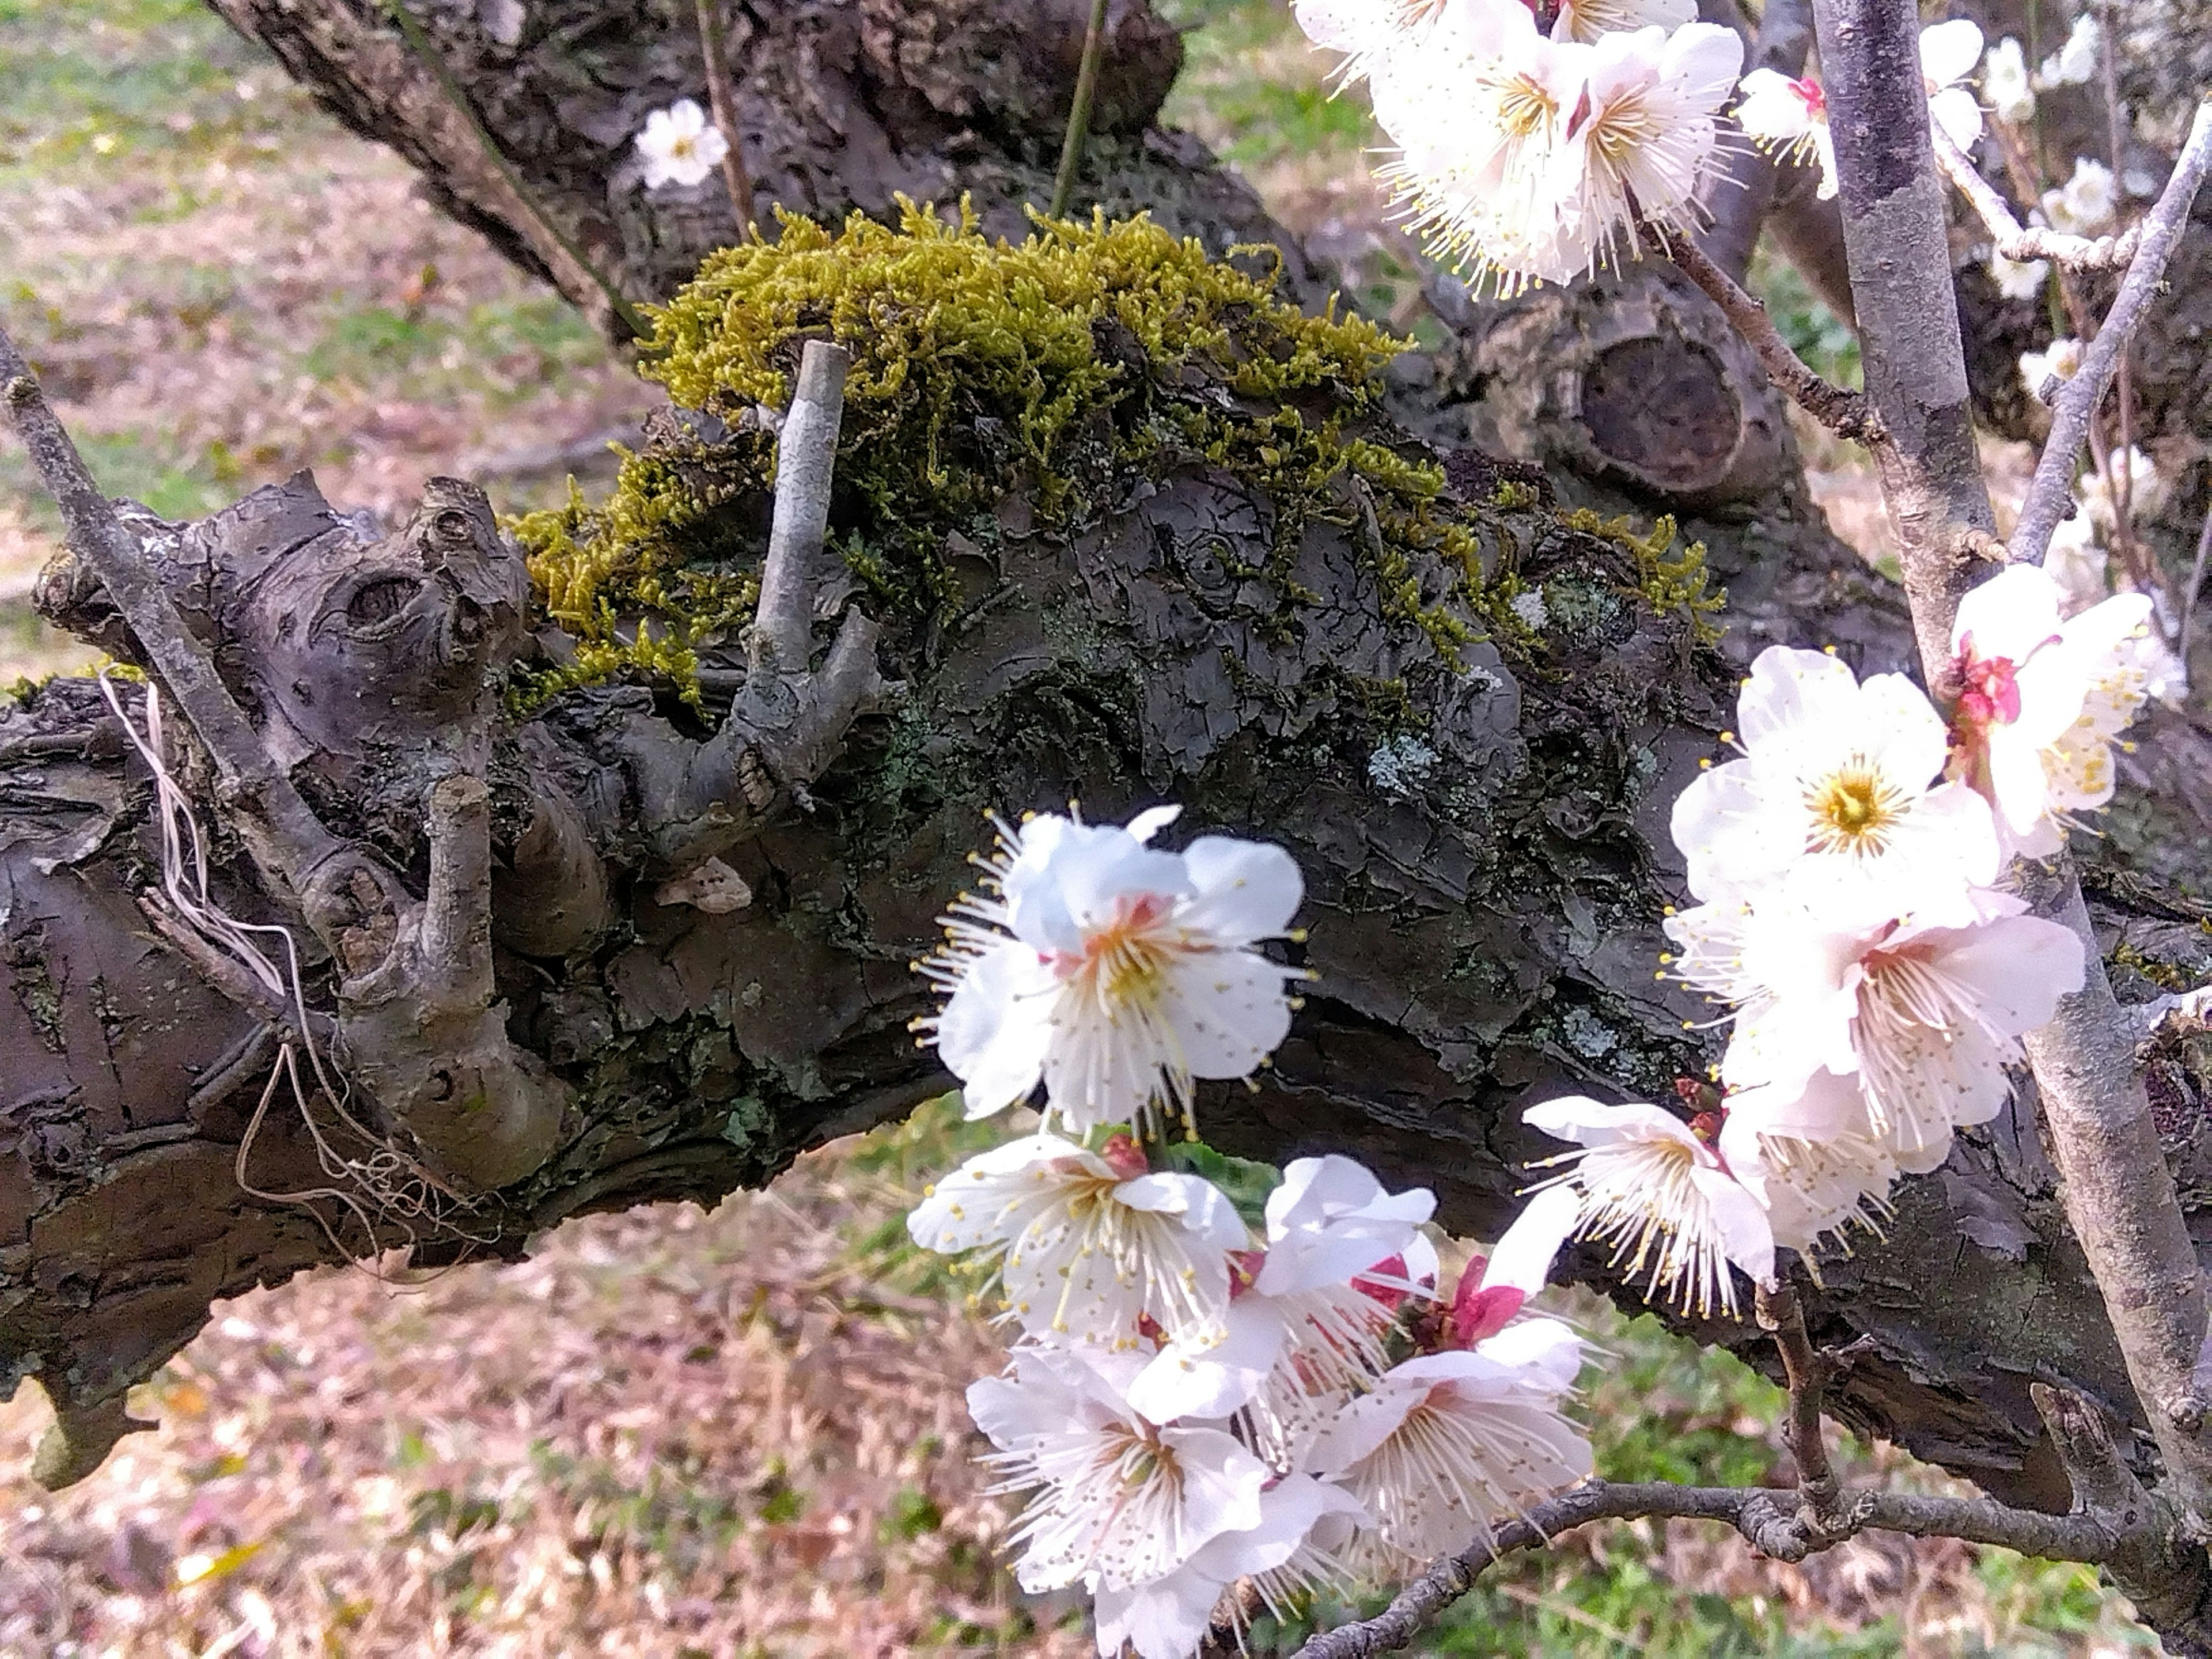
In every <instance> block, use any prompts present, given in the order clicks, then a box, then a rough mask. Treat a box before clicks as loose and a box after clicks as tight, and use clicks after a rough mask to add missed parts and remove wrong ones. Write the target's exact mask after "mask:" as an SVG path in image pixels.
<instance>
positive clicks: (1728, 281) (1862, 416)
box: [1647, 225, 1882, 444]
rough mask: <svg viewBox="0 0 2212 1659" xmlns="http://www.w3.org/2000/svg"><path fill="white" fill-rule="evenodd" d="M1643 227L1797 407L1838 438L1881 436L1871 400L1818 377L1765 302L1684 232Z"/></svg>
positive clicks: (1875, 438)
mask: <svg viewBox="0 0 2212 1659" xmlns="http://www.w3.org/2000/svg"><path fill="white" fill-rule="evenodd" d="M1647 228H1648V229H1650V231H1651V233H1652V234H1654V235H1656V236H1657V238H1658V239H1659V242H1660V246H1662V248H1663V249H1664V250H1665V251H1666V253H1667V257H1668V258H1670V259H1672V260H1673V261H1674V263H1675V264H1677V265H1678V266H1680V268H1681V270H1682V274H1683V275H1684V276H1687V277H1688V278H1689V279H1690V280H1691V281H1692V282H1693V283H1696V284H1697V285H1698V286H1699V288H1701V289H1705V292H1706V293H1707V294H1708V295H1711V298H1712V301H1713V302H1714V303H1715V304H1716V305H1717V306H1719V307H1720V308H1721V310H1722V312H1723V313H1725V314H1726V316H1727V317H1728V319H1729V322H1731V323H1732V324H1734V325H1735V329H1736V331H1737V332H1738V333H1740V334H1741V335H1742V336H1743V337H1744V338H1745V340H1746V341H1747V342H1748V343H1750V346H1751V349H1753V351H1754V352H1756V353H1757V354H1758V355H1759V363H1760V365H1761V366H1762V367H1763V368H1765V370H1766V372H1767V374H1768V375H1770V376H1771V378H1772V380H1773V381H1774V383H1775V384H1776V385H1777V386H1780V387H1781V388H1782V390H1783V391H1784V392H1786V393H1787V394H1788V395H1789V396H1790V398H1791V399H1792V400H1793V401H1794V402H1796V404H1797V405H1798V406H1799V407H1800V408H1802V409H1803V410H1805V412H1806V413H1808V415H1810V416H1812V417H1813V418H1814V420H1816V421H1818V422H1820V424H1821V425H1822V426H1825V427H1826V428H1828V430H1829V431H1831V432H1832V433H1834V434H1835V435H1837V436H1838V437H1839V438H1857V439H1858V440H1859V441H1861V442H1863V443H1869V444H1872V443H1878V442H1880V441H1881V437H1882V426H1881V417H1880V416H1878V415H1876V414H1875V408H1874V405H1873V404H1871V403H1869V401H1868V400H1867V398H1865V396H1864V395H1863V394H1862V393H1860V392H1851V391H1848V390H1846V389H1845V388H1844V387H1843V386H1838V385H1836V384H1835V383H1834V382H1833V381H1832V380H1824V379H1823V378H1822V377H1821V376H1820V374H1818V373H1816V372H1815V371H1814V368H1813V367H1812V365H1811V364H1809V363H1808V362H1806V361H1805V360H1804V359H1803V358H1802V357H1800V356H1798V355H1797V354H1796V352H1795V351H1792V350H1791V349H1790V343H1789V342H1788V341H1787V340H1785V339H1784V338H1783V337H1782V336H1781V334H1780V332H1779V331H1778V330H1777V329H1776V328H1775V326H1774V319H1772V318H1771V317H1769V316H1768V315H1767V314H1766V306H1765V301H1761V300H1759V298H1758V297H1757V296H1755V295H1751V294H1747V293H1746V292H1745V291H1744V290H1743V289H1742V288H1741V286H1740V285H1739V284H1738V283H1736V281H1735V279H1734V278H1733V277H1731V276H1729V274H1728V273H1727V272H1726V271H1724V270H1722V269H1721V268H1720V267H1719V266H1718V265H1717V264H1714V263H1713V262H1712V261H1711V259H1709V258H1706V257H1705V255H1704V254H1703V253H1702V252H1699V249H1698V246H1697V244H1696V243H1694V242H1692V240H1690V239H1689V238H1688V237H1686V236H1685V235H1683V234H1680V232H1678V231H1673V230H1668V229H1666V228H1663V227H1661V226H1656V225H1654V226H1649V227H1647Z"/></svg>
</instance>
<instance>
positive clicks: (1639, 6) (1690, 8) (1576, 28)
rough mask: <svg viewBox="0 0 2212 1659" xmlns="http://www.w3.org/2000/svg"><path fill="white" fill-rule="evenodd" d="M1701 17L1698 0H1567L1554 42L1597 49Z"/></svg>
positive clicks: (1556, 24) (1554, 26) (1554, 31)
mask: <svg viewBox="0 0 2212 1659" xmlns="http://www.w3.org/2000/svg"><path fill="white" fill-rule="evenodd" d="M1516 3H1517V0H1516ZM1697 15H1698V4H1697V0H1564V3H1563V4H1562V5H1561V6H1560V7H1559V16H1558V17H1557V18H1555V19H1554V20H1553V23H1552V39H1553V40H1579V41H1581V42H1582V43H1583V45H1584V46H1595V45H1596V44H1597V42H1598V41H1599V40H1601V39H1602V38H1604V37H1605V36H1606V35H1608V34H1630V33H1635V32H1636V31H1637V30H1638V29H1646V28H1651V27H1659V28H1662V29H1674V28H1680V27H1681V26H1682V25H1683V24H1685V23H1686V22H1689V21H1691V20H1692V18H1694V17H1696V16H1697Z"/></svg>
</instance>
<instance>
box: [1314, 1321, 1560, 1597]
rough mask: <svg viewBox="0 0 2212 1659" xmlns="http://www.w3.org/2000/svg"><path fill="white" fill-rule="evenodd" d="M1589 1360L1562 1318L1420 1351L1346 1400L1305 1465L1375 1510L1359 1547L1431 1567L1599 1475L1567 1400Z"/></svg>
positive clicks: (1390, 1563)
mask: <svg viewBox="0 0 2212 1659" xmlns="http://www.w3.org/2000/svg"><path fill="white" fill-rule="evenodd" d="M1581 1368H1582V1340H1581V1339H1580V1338H1579V1337H1577V1335H1576V1334H1574V1332H1573V1331H1571V1330H1570V1329H1569V1328H1567V1327H1566V1326H1565V1325H1563V1324H1561V1323H1560V1322H1559V1321H1557V1320H1555V1319H1528V1320H1523V1321H1522V1322H1519V1323H1517V1324H1515V1325H1510V1326H1508V1327H1507V1328H1505V1329H1504V1330H1502V1331H1500V1332H1498V1334H1496V1335H1494V1336H1492V1337H1490V1338H1488V1339H1487V1340H1485V1341H1482V1342H1480V1343H1478V1344H1477V1345H1476V1346H1474V1347H1473V1348H1469V1349H1453V1350H1449V1351H1447V1352H1442V1353H1428V1354H1419V1355H1416V1356H1415V1357H1414V1358H1411V1359H1407V1360H1406V1361H1404V1362H1402V1363H1401V1364H1398V1365H1396V1366H1395V1367H1394V1368H1393V1369H1392V1370H1389V1372H1387V1373H1386V1374H1385V1375H1383V1376H1382V1377H1380V1378H1378V1379H1377V1380H1376V1384H1375V1387H1374V1389H1373V1391H1372V1392H1371V1393H1369V1394H1367V1395H1362V1396H1361V1397H1360V1398H1359V1399H1358V1400H1355V1401H1352V1402H1351V1403H1350V1404H1349V1405H1347V1406H1346V1407H1344V1409H1343V1411H1342V1412H1341V1413H1340V1414H1339V1416H1338V1418H1337V1419H1336V1420H1335V1421H1334V1423H1333V1424H1331V1425H1329V1427H1328V1429H1327V1430H1326V1431H1324V1432H1323V1433H1322V1436H1321V1437H1320V1438H1319V1439H1318V1440H1316V1442H1315V1443H1314V1446H1313V1449H1312V1450H1311V1451H1310V1453H1309V1454H1308V1456H1307V1462H1306V1467H1307V1468H1310V1470H1311V1471H1312V1472H1313V1473H1315V1474H1318V1475H1320V1476H1322V1478H1323V1479H1325V1480H1333V1481H1336V1482H1338V1483H1340V1484H1341V1485H1342V1486H1345V1487H1346V1489H1347V1490H1349V1491H1350V1492H1351V1493H1352V1496H1353V1497H1354V1498H1358V1500H1359V1502H1360V1504H1362V1505H1364V1508H1365V1509H1366V1510H1367V1512H1368V1513H1369V1514H1370V1516H1373V1517H1374V1521H1375V1528H1376V1530H1375V1532H1374V1534H1370V1536H1369V1537H1368V1538H1364V1539H1363V1540H1362V1541H1361V1543H1362V1544H1363V1545H1364V1546H1365V1547H1366V1553H1369V1554H1370V1555H1372V1556H1375V1557H1379V1558H1380V1565H1383V1566H1385V1567H1387V1568H1395V1569H1401V1570H1402V1569H1407V1568H1411V1567H1415V1566H1419V1565H1425V1563H1427V1562H1429V1561H1431V1560H1433V1559H1436V1558H1437V1557H1438V1556H1440V1555H1449V1554H1453V1553H1456V1552H1458V1551H1460V1550H1462V1549H1465V1548H1466V1547H1468V1546H1469V1545H1470V1544H1472V1543H1474V1541H1476V1540H1478V1539H1481V1538H1487V1537H1489V1536H1491V1535H1492V1533H1493V1532H1494V1531H1495V1529H1496V1528H1497V1526H1498V1522H1501V1521H1503V1520H1505V1519H1507V1518H1509V1517H1510V1516H1515V1515H1517V1514H1520V1513H1522V1511H1524V1510H1526V1509H1527V1508H1528V1505H1529V1504H1533V1503H1534V1502H1536V1501H1538V1500H1540V1499H1541V1498H1545V1497H1547V1496H1548V1495H1550V1494H1551V1493H1553V1492H1559V1491H1562V1490H1564V1489H1565V1488H1566V1487H1568V1486H1575V1485H1577V1484H1578V1483H1579V1482H1581V1481H1582V1480H1585V1479H1587V1478H1588V1477H1589V1473H1590V1469H1591V1457H1590V1447H1589V1441H1588V1440H1587V1439H1585V1438H1584V1437H1583V1434H1582V1432H1581V1431H1579V1430H1578V1429H1577V1428H1576V1426H1575V1425H1573V1424H1572V1423H1571V1422H1569V1421H1568V1420H1567V1419H1565V1417H1564V1416H1562V1415H1561V1414H1560V1413H1559V1398H1560V1396H1561V1395H1565V1393H1566V1392H1567V1391H1568V1390H1569V1389H1571V1388H1572V1387H1573V1386H1574V1381H1575V1377H1576V1375H1577V1372H1579V1370H1581Z"/></svg>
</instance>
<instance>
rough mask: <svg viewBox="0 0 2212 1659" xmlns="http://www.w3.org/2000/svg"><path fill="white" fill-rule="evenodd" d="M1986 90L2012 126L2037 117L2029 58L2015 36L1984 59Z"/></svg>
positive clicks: (1999, 113)
mask: <svg viewBox="0 0 2212 1659" xmlns="http://www.w3.org/2000/svg"><path fill="white" fill-rule="evenodd" d="M1982 91H1983V92H1984V94H1987V95H1988V97H1989V100H1990V108H1991V109H1993V110H1995V111H1996V117H1997V119H1998V120H2000V121H2002V122H2004V123H2005V124H2006V125H2008V126H2015V127H2016V126H2021V125H2024V124H2026V123H2027V122H2029V121H2032V120H2033V119H2034V118H2035V88H2034V87H2033V84H2032V83H2031V82H2029V80H2028V78H2027V55H2026V54H2025V53H2024V52H2021V49H2020V42H2019V41H2017V40H2014V39H2013V38H2012V36H2010V35H2007V36H2005V38H2004V39H2003V40H2000V41H1998V42H1997V43H1996V45H1995V46H1991V47H1990V55H1989V56H1988V57H1987V58H1984V59H1983V60H1982Z"/></svg>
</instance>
